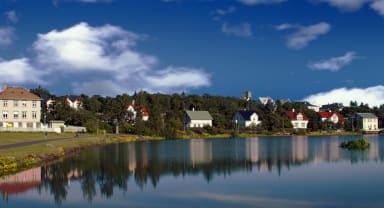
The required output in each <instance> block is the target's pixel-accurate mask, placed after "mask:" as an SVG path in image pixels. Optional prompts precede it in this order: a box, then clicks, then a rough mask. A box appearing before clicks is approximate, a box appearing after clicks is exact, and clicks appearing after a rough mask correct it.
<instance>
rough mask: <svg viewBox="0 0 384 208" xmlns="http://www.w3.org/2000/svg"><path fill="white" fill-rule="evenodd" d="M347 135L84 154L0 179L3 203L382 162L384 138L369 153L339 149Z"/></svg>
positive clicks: (143, 145) (119, 147) (145, 145)
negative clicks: (173, 179) (171, 180)
mask: <svg viewBox="0 0 384 208" xmlns="http://www.w3.org/2000/svg"><path fill="white" fill-rule="evenodd" d="M347 139H352V138H347V137H345V138H344V137H313V138H308V137H306V136H300V137H292V138H291V137H278V138H274V137H259V138H249V139H220V140H216V139H212V140H210V139H207V140H176V141H160V142H136V143H125V144H113V145H110V146H106V147H100V148H94V149H91V150H87V151H84V152H82V153H81V154H80V155H78V156H77V157H74V158H70V159H66V160H65V161H63V162H60V163H56V164H53V165H49V166H45V167H41V168H36V169H32V170H28V171H25V172H21V173H18V174H16V175H14V176H6V177H4V178H2V179H0V191H1V192H2V193H3V199H5V200H6V199H7V198H8V196H9V195H11V194H17V193H20V192H22V191H27V190H28V189H29V188H33V187H38V188H39V189H43V190H46V191H49V192H50V193H51V194H52V195H53V197H54V200H55V202H56V204H61V203H62V202H63V201H65V199H66V197H67V195H68V188H69V187H70V184H71V181H72V182H78V183H79V184H80V185H81V191H82V193H83V198H84V199H85V200H88V201H89V202H91V201H93V199H94V198H95V197H96V193H97V190H99V191H100V194H101V196H104V197H106V198H109V197H111V196H113V194H114V191H115V190H116V188H118V190H120V191H123V192H125V191H127V190H128V181H130V180H133V181H135V183H136V184H137V186H138V187H140V189H142V190H143V189H144V188H145V186H146V184H147V183H151V184H152V186H153V187H155V188H156V186H157V185H158V183H159V181H160V178H161V176H166V175H173V176H185V175H197V174H202V175H203V176H204V178H205V180H206V181H207V182H210V181H211V180H212V179H213V177H214V175H216V174H222V175H230V174H231V173H232V172H235V171H237V172H238V171H254V170H256V171H263V170H267V171H270V172H271V173H274V172H277V173H278V175H280V174H283V173H284V171H289V170H290V168H291V167H293V166H301V165H303V164H307V165H309V164H313V165H316V164H318V163H328V162H337V161H344V162H345V161H350V162H351V163H356V162H359V161H370V160H375V161H382V160H383V158H384V157H383V155H380V153H381V154H383V151H381V149H383V144H382V142H380V139H379V136H372V137H370V138H369V141H370V142H371V148H370V149H369V150H368V151H348V150H343V149H340V148H339V144H340V142H341V141H343V140H347Z"/></svg>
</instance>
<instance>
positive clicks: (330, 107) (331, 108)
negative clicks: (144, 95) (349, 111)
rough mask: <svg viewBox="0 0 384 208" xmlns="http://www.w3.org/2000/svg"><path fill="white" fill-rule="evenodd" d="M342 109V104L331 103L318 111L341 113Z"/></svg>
mask: <svg viewBox="0 0 384 208" xmlns="http://www.w3.org/2000/svg"><path fill="white" fill-rule="evenodd" d="M343 108H344V105H343V104H342V103H332V104H327V105H322V106H321V108H320V111H322V112H327V111H338V112H341V111H342V110H343Z"/></svg>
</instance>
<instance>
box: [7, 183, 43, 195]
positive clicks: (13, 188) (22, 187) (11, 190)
mask: <svg viewBox="0 0 384 208" xmlns="http://www.w3.org/2000/svg"><path fill="white" fill-rule="evenodd" d="M40 184H41V182H29V183H14V184H0V191H1V192H3V193H7V194H18V193H23V192H26V191H28V190H29V189H32V188H35V187H37V186H39V185H40Z"/></svg>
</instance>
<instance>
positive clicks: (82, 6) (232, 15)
mask: <svg viewBox="0 0 384 208" xmlns="http://www.w3.org/2000/svg"><path fill="white" fill-rule="evenodd" d="M0 14H2V16H1V17H0V75H1V76H0V79H1V82H2V83H8V84H10V85H19V86H24V87H26V88H32V87H36V86H37V85H42V86H43V87H46V88H48V89H49V90H50V91H51V92H53V93H55V94H58V95H66V94H82V93H83V94H88V95H93V94H100V95H110V96H114V95H116V94H122V93H128V94H132V93H133V92H134V91H140V90H146V91H148V92H153V93H155V92H161V93H174V92H182V91H185V92H187V93H188V94H204V93H208V94H213V95H223V96H238V97H240V96H241V94H242V92H243V91H245V90H251V91H252V93H253V96H254V98H255V97H258V96H271V97H273V98H275V99H276V98H281V99H288V98H289V99H291V100H303V99H305V100H309V101H311V102H313V103H315V104H325V103H329V102H343V103H344V104H348V103H349V101H351V100H356V101H358V102H364V103H369V104H370V105H371V106H373V105H381V104H384V86H383V85H382V82H383V81H382V80H383V79H382V77H383V74H384V73H383V70H382V68H383V67H382V66H383V63H384V59H383V58H382V56H383V55H382V54H384V44H383V40H384V0H145V1H144V0H129V1H128V0H126V1H124V0H46V1H44V0H40V1H27V0H1V1H0Z"/></svg>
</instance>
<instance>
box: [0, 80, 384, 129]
mask: <svg viewBox="0 0 384 208" xmlns="http://www.w3.org/2000/svg"><path fill="white" fill-rule="evenodd" d="M66 101H67V104H68V105H69V106H70V107H71V108H73V109H75V110H78V109H81V108H82V102H81V99H80V98H76V99H74V100H72V99H70V98H69V97H67V99H66ZM41 102H42V99H41V98H40V97H39V96H36V95H35V94H33V93H30V92H29V91H28V90H26V89H24V88H22V87H9V86H7V85H4V86H3V91H2V92H0V112H1V113H2V115H1V116H0V130H9V129H14V128H16V129H47V128H57V127H58V123H59V125H63V124H64V123H63V122H57V121H52V122H51V124H49V125H45V124H42V123H41V112H42V109H41V106H42V105H41V104H42V103H41ZM55 102H56V101H55V100H53V99H49V100H47V101H46V103H45V104H46V106H47V108H48V110H49V109H50V108H52V107H53V106H54V105H55ZM260 102H262V103H263V104H266V103H268V102H273V100H271V98H269V97H267V98H263V99H260ZM306 106H307V108H308V109H312V110H314V111H316V112H317V114H318V116H319V118H320V121H321V122H325V121H328V122H331V123H334V124H337V123H340V122H344V120H345V119H344V117H343V116H342V115H341V114H340V113H338V112H329V111H326V112H321V111H319V109H320V107H318V106H314V105H310V104H309V103H307V105H306ZM126 111H127V115H128V116H127V120H128V121H135V119H136V117H137V114H138V112H140V113H141V117H142V120H143V121H148V120H149V113H148V111H147V109H146V108H145V107H144V106H142V105H136V104H135V103H134V101H133V102H132V103H131V104H128V105H127V106H126ZM285 116H286V117H287V118H288V119H289V120H290V122H291V123H292V126H293V128H294V129H307V127H308V122H309V119H308V117H307V116H306V115H305V114H304V113H303V112H298V111H295V110H292V111H288V112H286V113H285ZM349 119H352V120H353V121H354V122H355V123H358V125H356V129H359V130H363V131H368V132H375V131H379V126H378V118H377V117H376V116H375V115H374V114H371V113H356V114H355V115H354V116H352V117H351V118H349ZM212 121H213V117H212V116H211V115H210V113H209V112H208V111H195V110H194V109H192V110H188V111H186V112H185V117H184V125H185V126H186V127H189V128H202V127H205V126H212ZM233 122H234V123H236V125H237V126H239V127H243V128H248V127H257V126H259V125H261V124H262V121H261V119H260V117H259V115H258V113H257V112H256V111H252V110H239V111H237V112H236V113H234V116H233Z"/></svg>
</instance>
